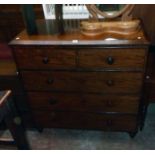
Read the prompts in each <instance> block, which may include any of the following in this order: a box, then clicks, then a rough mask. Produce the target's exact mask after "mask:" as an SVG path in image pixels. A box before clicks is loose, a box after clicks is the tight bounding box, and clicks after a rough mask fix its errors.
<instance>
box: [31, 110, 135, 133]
mask: <svg viewBox="0 0 155 155" xmlns="http://www.w3.org/2000/svg"><path fill="white" fill-rule="evenodd" d="M33 114H34V118H35V121H36V123H38V125H40V126H43V127H46V128H50V127H56V128H76V129H77V128H81V129H102V130H115V131H135V130H136V128H137V118H136V116H135V115H106V114H97V113H84V112H75V111H72V112H71V111H66V112H64V111H35V110H33Z"/></svg>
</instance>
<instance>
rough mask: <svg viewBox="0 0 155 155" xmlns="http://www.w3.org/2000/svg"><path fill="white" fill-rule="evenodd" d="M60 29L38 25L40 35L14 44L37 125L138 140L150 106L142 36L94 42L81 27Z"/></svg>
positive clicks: (49, 23)
mask: <svg viewBox="0 0 155 155" xmlns="http://www.w3.org/2000/svg"><path fill="white" fill-rule="evenodd" d="M71 23H72V24H71ZM55 24H59V23H58V22H57V21H46V22H45V21H39V22H38V32H39V34H38V35H32V36H29V35H28V34H27V33H26V31H23V32H22V33H20V34H19V35H18V36H17V37H16V38H15V39H14V40H13V41H12V42H11V43H10V45H11V46H12V49H13V54H14V57H15V61H16V64H17V68H18V71H19V76H20V77H21V79H22V81H23V85H24V88H25V93H26V94H27V99H28V103H29V105H30V107H31V110H32V113H33V119H34V120H35V122H36V124H37V125H38V126H40V127H43V128H44V127H56V128H57V127H59V128H82V129H101V130H108V131H126V132H129V133H130V136H131V137H133V136H134V135H135V134H136V133H137V131H138V129H139V127H140V126H141V124H143V117H142V115H143V107H145V104H146V103H145V101H146V100H144V98H145V95H143V91H144V89H143V86H144V85H143V83H144V80H145V67H146V60H147V51H148V41H147V40H146V38H145V36H144V33H143V31H142V30H141V31H139V33H138V34H134V35H132V36H131V35H130V36H121V35H117V36H116V35H108V34H105V35H103V36H100V37H95V38H90V37H85V36H83V35H82V34H81V33H80V31H79V29H77V27H78V26H79V25H78V24H79V21H63V23H61V24H62V25H61V26H64V27H61V28H63V30H64V33H63V34H61V33H62V32H63V31H61V32H60V33H58V32H59V31H54V28H57V26H55ZM46 28H49V29H46ZM55 32H57V33H58V34H57V33H55Z"/></svg>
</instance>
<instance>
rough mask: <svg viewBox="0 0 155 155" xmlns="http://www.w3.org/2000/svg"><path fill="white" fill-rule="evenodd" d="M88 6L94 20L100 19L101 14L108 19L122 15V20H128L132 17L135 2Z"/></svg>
mask: <svg viewBox="0 0 155 155" xmlns="http://www.w3.org/2000/svg"><path fill="white" fill-rule="evenodd" d="M86 6H87V9H88V11H89V13H90V15H91V17H92V18H93V19H94V20H98V19H99V18H98V17H99V15H100V16H102V17H103V18H107V19H113V18H117V17H120V16H121V19H122V20H126V21H127V20H130V19H131V18H132V16H131V12H132V10H133V8H134V5H133V4H126V5H125V4H97V5H95V4H87V5H86ZM110 9H111V11H110ZM105 10H108V11H105ZM109 12H110V13H109Z"/></svg>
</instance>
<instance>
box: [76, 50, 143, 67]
mask: <svg viewBox="0 0 155 155" xmlns="http://www.w3.org/2000/svg"><path fill="white" fill-rule="evenodd" d="M145 53H146V50H145V49H132V48H131V49H82V50H80V51H79V65H80V67H82V68H118V69H134V70H135V69H140V68H142V69H143V67H144V62H145Z"/></svg>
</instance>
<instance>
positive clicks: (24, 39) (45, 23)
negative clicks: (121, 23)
mask: <svg viewBox="0 0 155 155" xmlns="http://www.w3.org/2000/svg"><path fill="white" fill-rule="evenodd" d="M80 23H81V21H80V20H64V21H56V20H38V21H37V34H35V35H28V33H27V32H26V30H24V31H22V32H21V33H20V34H18V35H17V36H16V37H15V38H14V39H13V40H12V41H11V42H10V45H72V46H74V45H75V46H77V45H102V46H112V45H113V46H117V45H129V46H130V45H131V46H132V45H148V44H149V42H148V40H147V39H146V36H145V34H144V32H143V29H142V28H140V30H139V31H138V32H137V33H134V34H132V35H131V34H130V35H122V34H115V33H113V34H111V33H105V34H102V35H100V36H95V37H94V36H93V37H90V36H85V35H83V34H82V33H81V32H80Z"/></svg>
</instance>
